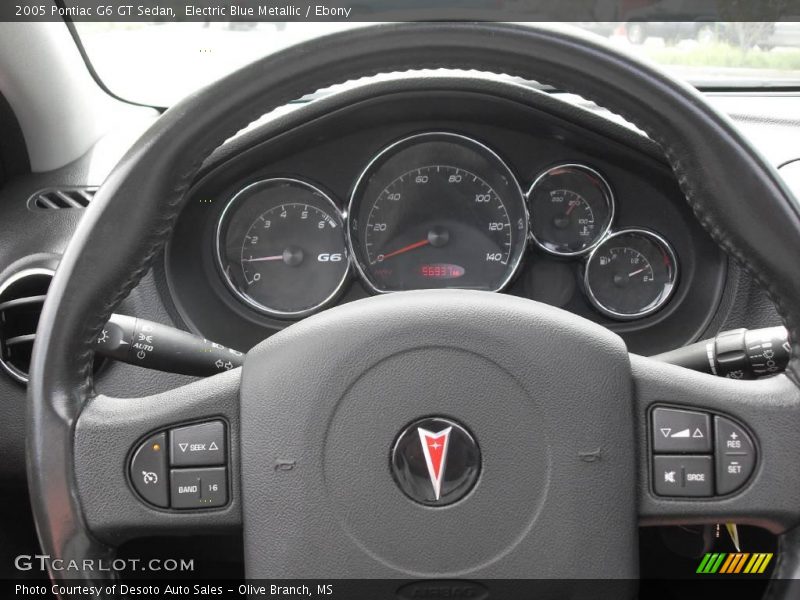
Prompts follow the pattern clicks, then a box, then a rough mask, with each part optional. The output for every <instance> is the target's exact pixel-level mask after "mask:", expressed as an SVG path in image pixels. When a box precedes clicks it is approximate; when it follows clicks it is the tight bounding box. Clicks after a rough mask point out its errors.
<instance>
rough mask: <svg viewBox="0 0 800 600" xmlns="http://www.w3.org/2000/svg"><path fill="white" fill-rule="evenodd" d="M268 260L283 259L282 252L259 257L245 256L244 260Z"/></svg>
mask: <svg viewBox="0 0 800 600" xmlns="http://www.w3.org/2000/svg"><path fill="white" fill-rule="evenodd" d="M268 260H283V254H277V255H275V256H262V257H260V258H245V259H244V262H266V261H268Z"/></svg>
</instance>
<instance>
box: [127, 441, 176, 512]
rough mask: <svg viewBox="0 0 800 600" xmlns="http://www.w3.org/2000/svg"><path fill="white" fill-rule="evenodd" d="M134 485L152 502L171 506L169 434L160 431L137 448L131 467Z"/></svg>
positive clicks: (143, 496) (142, 495)
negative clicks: (168, 470) (168, 460)
mask: <svg viewBox="0 0 800 600" xmlns="http://www.w3.org/2000/svg"><path fill="white" fill-rule="evenodd" d="M130 476H131V482H132V483H133V487H134V488H135V489H136V491H137V492H139V495H141V497H142V498H144V499H145V500H146V501H147V502H149V503H150V504H154V505H155V506H160V507H162V508H166V507H167V506H169V492H168V486H167V436H166V434H165V433H159V434H157V435H154V436H152V437H150V438H149V439H148V440H147V441H145V442H144V443H143V444H142V445H141V446H139V447H138V448H137V449H136V453H135V454H134V455H133V459H132V460H131V469H130Z"/></svg>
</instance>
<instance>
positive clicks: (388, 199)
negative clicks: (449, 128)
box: [348, 133, 528, 292]
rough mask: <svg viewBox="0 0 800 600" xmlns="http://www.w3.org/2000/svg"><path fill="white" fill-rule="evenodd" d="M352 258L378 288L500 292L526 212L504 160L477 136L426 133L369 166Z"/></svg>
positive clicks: (357, 202) (521, 238)
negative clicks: (475, 138) (464, 289)
mask: <svg viewBox="0 0 800 600" xmlns="http://www.w3.org/2000/svg"><path fill="white" fill-rule="evenodd" d="M349 217H350V225H349V231H348V233H349V240H350V245H351V250H352V254H353V256H354V257H355V258H356V265H357V267H358V269H359V270H360V272H361V274H362V275H363V277H364V279H365V280H366V281H367V282H368V283H369V284H370V286H371V287H372V288H373V289H374V290H375V291H377V292H391V291H398V290H408V289H428V288H471V289H481V290H489V291H498V290H500V289H502V288H503V287H505V286H506V284H507V283H508V282H509V281H510V280H511V279H512V277H513V276H514V274H515V272H516V270H517V266H518V265H519V262H520V260H521V258H522V254H523V252H524V250H525V244H526V239H527V232H528V218H527V212H526V208H525V201H524V197H523V194H522V191H521V189H520V187H519V184H518V183H517V181H516V179H515V178H514V175H513V174H512V173H511V171H510V169H509V168H508V167H507V166H506V164H505V163H504V162H503V161H502V160H501V159H500V157H499V156H498V155H497V154H495V153H494V152H493V151H492V150H490V149H489V148H487V147H486V146H484V145H483V144H481V143H480V142H477V141H475V140H473V139H470V138H467V137H464V136H461V135H457V134H452V133H424V134H418V135H414V136H411V137H409V138H406V139H403V140H401V141H399V142H397V143H395V144H393V145H391V146H389V147H388V148H386V149H385V150H383V151H382V152H381V153H380V154H378V156H377V157H376V158H375V159H374V160H373V161H372V162H371V163H370V164H369V166H368V167H367V168H366V170H365V171H364V173H363V174H362V175H361V177H360V179H359V181H358V183H357V184H356V186H355V189H354V191H353V195H352V198H351V201H350V210H349Z"/></svg>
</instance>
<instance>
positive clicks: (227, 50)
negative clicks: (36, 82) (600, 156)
mask: <svg viewBox="0 0 800 600" xmlns="http://www.w3.org/2000/svg"><path fill="white" fill-rule="evenodd" d="M359 25H360V24H358V23H333V22H320V23H314V22H293V23H281V22H239V23H224V22H223V23H219V22H205V23H172V22H166V23H87V22H84V23H76V28H77V31H78V34H79V36H80V39H81V42H82V43H83V45H84V47H85V49H86V53H87V55H88V57H89V60H90V61H91V63H92V66H93V67H94V69H95V71H96V72H97V74H98V76H99V77H100V79H101V80H102V81H103V83H104V84H105V85H106V86H107V87H108V88H109V89H110V90H111V91H112V92H113V93H114V94H116V95H118V96H120V97H122V98H125V99H127V100H130V101H133V102H139V103H142V104H151V105H154V106H169V105H171V104H173V103H175V102H176V101H177V100H179V99H180V98H182V97H183V96H186V95H187V94H189V93H190V92H192V91H194V90H196V89H198V88H200V87H202V86H204V85H206V84H207V83H210V82H211V81H213V80H215V79H218V78H219V77H222V76H223V75H225V74H227V73H229V72H231V71H233V70H235V69H237V68H239V67H241V66H243V65H245V64H247V63H249V62H252V61H254V60H256V59H258V58H260V57H262V56H265V55H267V54H270V53H273V52H276V51H278V50H280V49H281V48H284V47H286V46H289V45H291V44H295V43H298V42H302V41H304V40H307V39H310V38H313V37H316V36H320V35H325V34H328V33H332V32H334V31H339V30H342V29H346V28H349V27H354V26H359ZM571 25H572V26H576V27H581V28H582V29H584V30H588V31H591V32H592V33H594V34H595V35H598V36H603V37H606V38H608V39H609V41H610V42H611V43H612V44H613V45H614V46H616V47H618V48H620V49H622V50H624V51H625V52H629V53H631V54H634V55H637V56H640V57H647V58H649V59H650V60H653V61H655V62H657V63H659V64H661V65H662V66H663V67H664V68H666V69H667V70H668V71H669V72H671V73H672V74H673V75H675V76H677V77H679V78H682V79H684V80H686V81H688V82H690V83H692V84H694V85H696V86H698V87H703V88H713V87H722V88H753V87H782V88H786V87H800V22H778V23H771V22H770V23H767V22H746V23H709V22H696V21H695V22H645V21H641V22H628V23H615V22H603V23H573V24H571Z"/></svg>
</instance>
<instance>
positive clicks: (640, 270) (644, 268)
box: [628, 267, 647, 277]
mask: <svg viewBox="0 0 800 600" xmlns="http://www.w3.org/2000/svg"><path fill="white" fill-rule="evenodd" d="M644 271H647V267H642V268H641V269H637V270H636V271H634V272H633V273H628V277H633V276H634V275H638V274H639V273H643V272H644Z"/></svg>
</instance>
